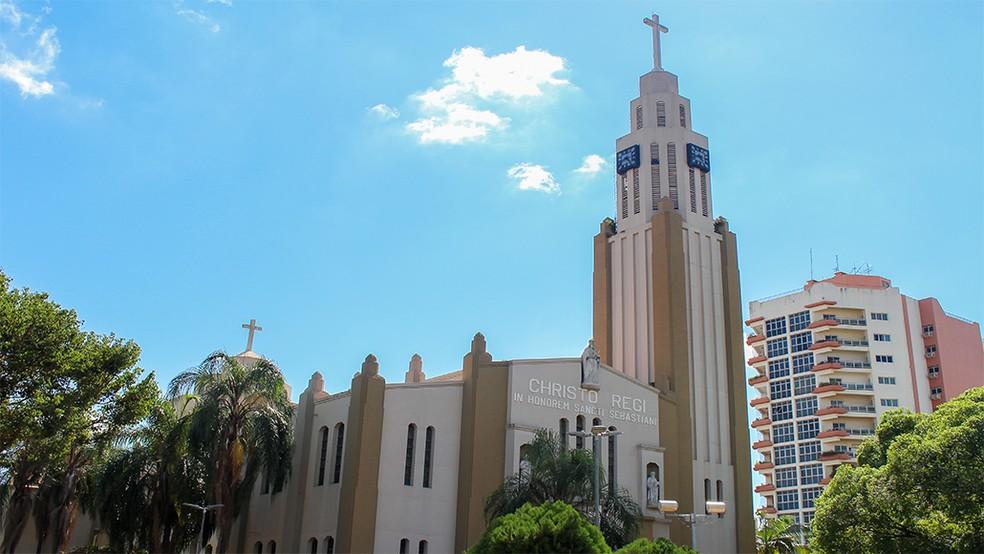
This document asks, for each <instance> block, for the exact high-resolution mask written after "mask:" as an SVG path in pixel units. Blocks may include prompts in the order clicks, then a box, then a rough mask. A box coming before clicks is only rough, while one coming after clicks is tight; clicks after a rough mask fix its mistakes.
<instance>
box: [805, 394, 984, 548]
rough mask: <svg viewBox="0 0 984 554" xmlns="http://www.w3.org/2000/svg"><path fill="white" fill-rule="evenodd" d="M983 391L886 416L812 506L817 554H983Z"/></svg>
mask: <svg viewBox="0 0 984 554" xmlns="http://www.w3.org/2000/svg"><path fill="white" fill-rule="evenodd" d="M982 475H984V387H978V388H975V389H970V390H968V391H967V392H965V393H964V394H962V395H960V396H958V397H957V398H954V399H952V400H950V401H949V402H946V403H944V404H942V405H940V406H939V407H938V408H937V410H936V411H935V412H933V413H931V414H913V413H911V412H907V411H901V410H900V411H893V412H889V413H886V414H885V415H884V416H883V417H882V420H881V422H880V423H879V425H878V428H877V430H876V433H875V436H874V437H873V438H871V439H869V440H867V441H865V442H864V443H862V444H861V446H860V448H859V450H858V465H857V467H852V466H849V465H845V466H841V467H840V468H839V469H838V470H837V472H836V474H835V475H834V478H833V480H832V481H831V482H830V484H829V485H828V486H827V488H826V489H825V490H824V492H823V494H822V495H821V496H820V498H819V499H818V500H817V510H816V514H815V516H814V519H813V525H812V534H811V543H810V546H811V547H812V548H813V549H815V550H817V551H818V552H984V533H982V532H981V530H982V529H984V479H982V478H981V476H982Z"/></svg>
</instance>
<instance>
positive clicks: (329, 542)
mask: <svg viewBox="0 0 984 554" xmlns="http://www.w3.org/2000/svg"><path fill="white" fill-rule="evenodd" d="M325 554H335V537H332V536H331V535H329V536H327V537H325Z"/></svg>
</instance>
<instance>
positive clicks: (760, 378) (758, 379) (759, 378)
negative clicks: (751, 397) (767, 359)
mask: <svg viewBox="0 0 984 554" xmlns="http://www.w3.org/2000/svg"><path fill="white" fill-rule="evenodd" d="M768 382H769V376H768V375H756V376H755V377H751V378H749V379H748V384H749V385H752V386H753V387H754V386H755V385H761V384H762V383H768Z"/></svg>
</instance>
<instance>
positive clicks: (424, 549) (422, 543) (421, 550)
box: [417, 541, 427, 554]
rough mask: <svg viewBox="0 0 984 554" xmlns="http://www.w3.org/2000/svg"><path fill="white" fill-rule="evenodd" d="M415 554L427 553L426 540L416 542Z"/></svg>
mask: <svg viewBox="0 0 984 554" xmlns="http://www.w3.org/2000/svg"><path fill="white" fill-rule="evenodd" d="M417 554H427V541H420V543H419V544H417Z"/></svg>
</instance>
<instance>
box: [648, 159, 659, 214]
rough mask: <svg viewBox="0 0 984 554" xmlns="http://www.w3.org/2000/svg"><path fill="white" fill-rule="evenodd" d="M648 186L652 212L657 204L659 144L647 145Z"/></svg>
mask: <svg viewBox="0 0 984 554" xmlns="http://www.w3.org/2000/svg"><path fill="white" fill-rule="evenodd" d="M649 181H650V183H649V186H650V188H651V189H652V193H653V210H656V205H657V204H659V198H660V196H659V194H660V191H659V144H656V143H655V142H654V143H652V144H650V145H649Z"/></svg>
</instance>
